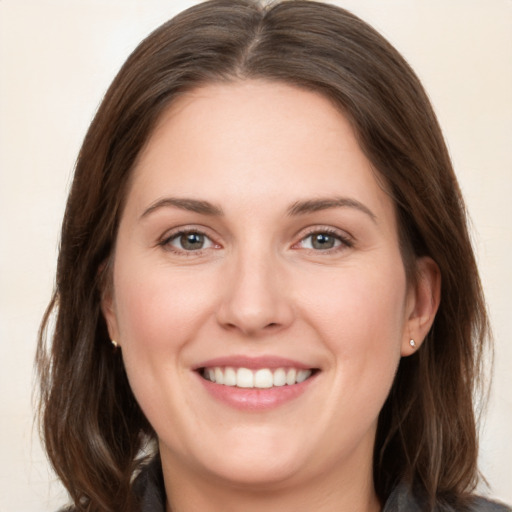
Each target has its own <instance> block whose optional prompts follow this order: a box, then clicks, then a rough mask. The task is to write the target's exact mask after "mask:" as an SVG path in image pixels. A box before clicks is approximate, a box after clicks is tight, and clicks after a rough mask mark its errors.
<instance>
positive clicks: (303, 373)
mask: <svg viewBox="0 0 512 512" xmlns="http://www.w3.org/2000/svg"><path fill="white" fill-rule="evenodd" d="M310 375H311V370H299V371H298V372H297V382H304V381H305V380H306V379H307V378H308V377H309V376H310ZM215 376H217V372H215Z"/></svg>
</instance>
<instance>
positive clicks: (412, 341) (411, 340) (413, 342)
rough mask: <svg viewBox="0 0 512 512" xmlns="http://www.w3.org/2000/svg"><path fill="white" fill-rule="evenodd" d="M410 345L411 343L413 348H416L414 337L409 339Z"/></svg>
mask: <svg viewBox="0 0 512 512" xmlns="http://www.w3.org/2000/svg"><path fill="white" fill-rule="evenodd" d="M409 345H411V347H412V348H416V342H415V341H414V340H413V339H412V338H411V339H410V340H409Z"/></svg>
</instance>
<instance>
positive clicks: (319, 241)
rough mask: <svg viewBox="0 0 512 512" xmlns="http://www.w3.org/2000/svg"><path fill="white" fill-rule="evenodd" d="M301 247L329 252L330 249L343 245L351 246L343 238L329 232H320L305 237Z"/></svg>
mask: <svg viewBox="0 0 512 512" xmlns="http://www.w3.org/2000/svg"><path fill="white" fill-rule="evenodd" d="M300 245H301V247H302V248H303V249H313V250H315V251H327V250H329V249H335V248H337V247H341V246H342V245H347V246H349V245H350V244H349V243H348V242H347V241H346V240H344V239H343V238H342V237H341V236H338V235H334V234H331V233H328V232H323V231H318V232H317V233H311V234H310V235H308V236H306V237H304V238H303V239H302V241H301V243H300Z"/></svg>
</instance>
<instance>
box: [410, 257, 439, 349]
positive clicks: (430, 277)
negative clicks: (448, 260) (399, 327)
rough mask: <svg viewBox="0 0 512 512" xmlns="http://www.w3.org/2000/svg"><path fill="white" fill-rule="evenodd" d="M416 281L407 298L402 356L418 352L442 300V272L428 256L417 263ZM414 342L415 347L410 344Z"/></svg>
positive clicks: (411, 286) (419, 259)
mask: <svg viewBox="0 0 512 512" xmlns="http://www.w3.org/2000/svg"><path fill="white" fill-rule="evenodd" d="M416 268H417V274H416V280H415V281H414V283H412V284H411V285H410V290H409V294H408V298H407V312H406V314H407V325H406V328H405V330H404V337H403V340H402V349H401V354H402V356H410V355H411V354H413V353H414V352H416V351H417V350H418V348H419V347H420V346H421V344H422V343H423V341H424V339H425V337H426V336H427V334H428V332H429V331H430V328H431V327H432V324H433V323H434V319H435V316H436V313H437V309H438V308H439V302H440V300H441V272H440V270H439V267H438V266H437V263H436V262H435V261H434V260H433V259H432V258H430V257H428V256H423V257H421V258H418V260H417V261H416ZM411 340H414V346H411V344H410V342H411Z"/></svg>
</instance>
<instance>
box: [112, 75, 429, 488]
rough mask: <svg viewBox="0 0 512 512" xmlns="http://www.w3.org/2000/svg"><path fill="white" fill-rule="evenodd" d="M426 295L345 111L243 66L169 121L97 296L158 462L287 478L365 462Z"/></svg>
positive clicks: (193, 472) (190, 98)
mask: <svg viewBox="0 0 512 512" xmlns="http://www.w3.org/2000/svg"><path fill="white" fill-rule="evenodd" d="M417 298H418V290H417V289H411V287H409V286H408V285H407V282H406V276H405V271H404V265H403V262H402V258H401V254H400V250H399V243H398V235H397V224H396V218H395V212H394V207H393V203H392V201H391V200H390V198H389V196H388V195H387V194H386V192H385V191H384V190H383V189H382V188H381V186H380V185H379V183H378V182H377V181H376V179H375V175H374V172H373V171H372V167H371V165H370V162H369V161H368V160H367V158H366V157H365V155H364V154H363V152H362V151H361V149H360V148H359V146H358V143H357V141H356V138H355V136H354V132H353V130H352V128H351V126H350V124H349V122H348V121H347V120H346V119H345V118H344V117H343V116H342V115H341V114H340V112H339V111H338V110H336V109H335V108H334V107H333V105H332V104H331V103H330V102H329V101H328V100H327V99H325V98H324V97H322V96H320V95H318V94H315V93H313V92H309V91H305V90H301V89H298V88H294V87H292V86H288V85H284V84H276V83H268V82H264V81H246V82H237V83H232V84H222V85H209V86H204V87H202V88H199V89H197V90H194V91H192V92H191V93H188V94H186V95H184V96H182V97H181V98H180V99H178V100H177V101H176V102H175V103H174V104H173V105H172V106H171V107H170V108H169V110H168V111H167V112H166V113H165V114H164V115H163V117H162V118H161V120H160V122H159V124H158V126H157V128H156V130H155V131H154V133H153V135H152V136H151V138H150V140H149V143H148V144H147V146H146V148H145V149H144V150H143V152H142V153H141V155H140V158H139V159H138V161H137V164H136V167H135V170H134V175H133V180H132V184H131V188H130V191H129V193H128V197H127V201H126V207H125V209H124V212H123V215H122V219H121V222H120V226H119V234H118V238H117V243H116V249H115V259H114V270H113V291H112V293H111V295H109V296H108V297H106V299H105V300H104V303H103V310H104V313H105V316H106V318H107V321H108V325H109V331H110V334H111V336H112V338H113V339H116V340H117V341H118V342H119V344H120V346H121V348H122V356H123V360H124V364H125V366H126V371H127V374H128V378H129V381H130V385H131V387H132V389H133V392H134V394H135V396H136V398H137V400H138V402H139V404H140V406H141V408H142V409H143V411H144V413H145V414H146V416H147V418H148V420H149V422H150V423H151V425H152V426H153V428H154V429H155V431H156V433H157V435H158V439H159V444H160V450H161V455H162V461H163V464H164V468H167V470H168V471H175V472H176V473H178V472H179V473H180V474H182V475H183V474H185V475H188V477H189V478H194V477H201V478H213V479H216V481H230V482H237V483H238V484H240V485H242V484H247V485H262V484H265V485H288V484H289V483H290V482H301V481H305V480H307V479H311V478H313V477H314V476H316V475H320V474H322V475H323V477H324V478H328V477H329V476H333V477H336V478H340V477H344V478H348V479H349V480H350V479H351V478H355V477H356V475H357V474H359V473H361V472H363V473H365V474H366V476H368V477H371V460H372V450H373V444H374V438H375V432H376V425H377V417H378V414H379V411H380V410H381V408H382V405H383V403H384V401H385V399H386V396H387V395H388V392H389V389H390V386H391V384H392V381H393V377H394V375H395V371H396V369H397V365H398V362H399V359H400V357H401V355H408V354H410V353H411V351H412V350H413V349H412V348H411V347H410V346H409V339H410V337H415V336H416V337H418V336H419V335H420V334H421V333H419V332H418V320H417V318H418V314H417V308H418V306H417V303H418V300H417ZM419 341H421V339H419V340H418V342H419ZM214 380H215V381H216V382H213V381H214ZM222 381H224V383H221V382H222ZM251 386H253V387H251ZM355 468H357V469H355ZM219 479H220V480H219Z"/></svg>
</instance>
